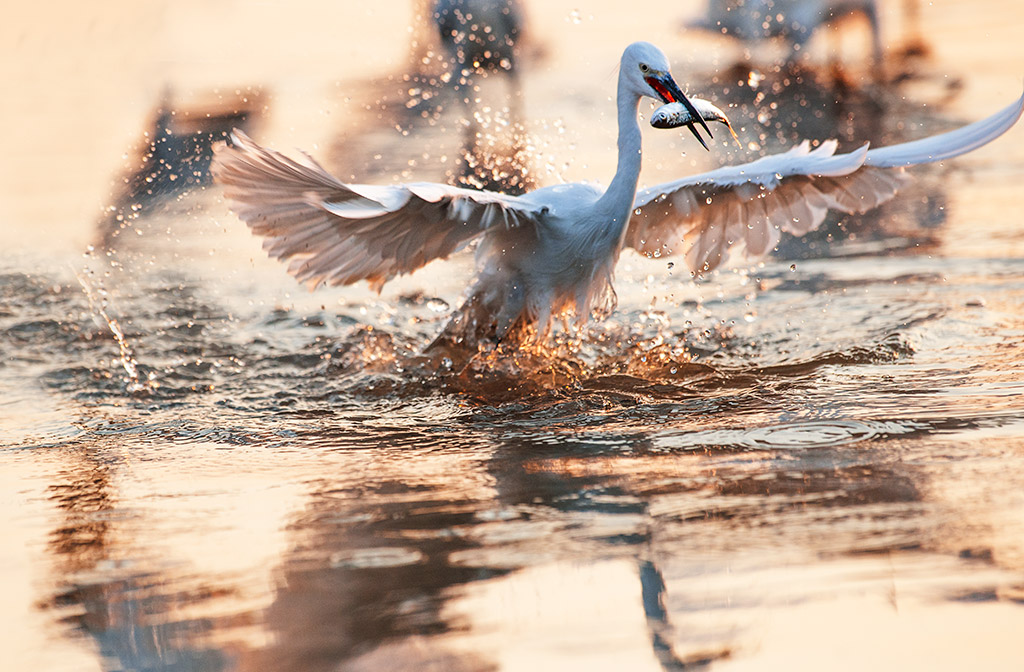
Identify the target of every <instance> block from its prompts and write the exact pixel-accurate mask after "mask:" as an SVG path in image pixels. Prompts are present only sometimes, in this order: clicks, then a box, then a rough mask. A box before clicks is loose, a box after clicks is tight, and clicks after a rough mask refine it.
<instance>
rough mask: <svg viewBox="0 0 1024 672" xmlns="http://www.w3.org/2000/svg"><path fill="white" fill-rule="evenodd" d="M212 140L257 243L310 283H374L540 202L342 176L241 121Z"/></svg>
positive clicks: (219, 171) (219, 167) (223, 176)
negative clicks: (293, 154)
mask: <svg viewBox="0 0 1024 672" xmlns="http://www.w3.org/2000/svg"><path fill="white" fill-rule="evenodd" d="M231 141H232V144H231V145H227V144H223V143H222V144H221V145H219V146H217V147H216V148H215V150H214V159H213V165H212V167H211V172H212V173H213V177H214V180H215V181H216V182H217V183H219V184H221V185H222V186H223V187H224V195H225V196H226V197H227V198H228V199H229V200H230V201H232V209H233V210H234V212H235V213H236V214H237V215H238V216H239V218H241V219H242V221H244V222H245V223H246V224H248V225H249V228H250V229H251V230H252V232H253V233H255V234H257V235H259V236H262V237H263V238H264V241H263V249H265V250H266V251H267V253H268V254H269V255H270V256H271V257H273V258H276V259H282V260H283V259H290V260H291V263H290V264H289V266H288V272H289V273H291V274H292V275H293V276H295V278H296V279H297V280H299V281H300V282H304V283H306V284H307V285H308V286H309V287H310V288H313V287H316V286H318V285H320V284H321V283H323V284H328V285H348V284H352V283H355V282H358V281H359V280H367V281H369V283H370V286H371V287H373V288H374V289H376V290H378V291H379V290H380V288H381V286H383V284H384V283H385V282H387V281H388V280H390V279H391V278H393V277H395V276H396V275H399V274H403V273H411V272H412V271H414V270H416V269H417V268H420V267H421V266H423V265H425V264H426V263H427V262H429V261H432V260H434V259H438V258H444V257H447V256H448V255H449V254H451V253H452V252H454V251H456V250H458V249H460V248H461V247H463V246H464V245H465V244H467V243H468V242H469V241H470V240H471V239H473V238H474V237H476V236H478V235H480V234H481V233H482V232H483V231H485V230H486V229H488V228H490V227H492V226H506V227H519V226H532V225H534V224H535V223H536V215H537V214H539V212H538V209H537V208H536V207H535V206H532V205H530V204H528V203H522V202H519V201H518V200H517V199H516V198H515V197H513V196H506V195H504V194H496V193H489V192H478V191H472V190H469V189H459V188H456V187H449V186H446V185H442V184H431V183H417V184H404V185H395V186H383V187H382V186H370V185H355V184H345V183H343V182H341V181H339V180H338V179H336V178H335V177H334V176H332V175H331V174H330V173H328V172H327V171H326V170H324V168H323V167H322V166H320V164H318V163H317V162H316V161H315V160H314V159H312V158H311V157H308V156H307V157H306V159H307V161H308V164H306V163H298V162H296V161H293V160H292V159H289V158H288V157H286V156H284V155H282V154H279V153H278V152H275V151H271V150H268V149H265V148H263V147H260V146H259V145H257V144H256V143H255V142H253V141H252V140H251V139H250V138H249V137H248V136H246V135H245V134H244V133H242V132H241V131H239V130H235V131H233V132H232V134H231Z"/></svg>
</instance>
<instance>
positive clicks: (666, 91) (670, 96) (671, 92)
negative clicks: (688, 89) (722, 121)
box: [644, 72, 715, 151]
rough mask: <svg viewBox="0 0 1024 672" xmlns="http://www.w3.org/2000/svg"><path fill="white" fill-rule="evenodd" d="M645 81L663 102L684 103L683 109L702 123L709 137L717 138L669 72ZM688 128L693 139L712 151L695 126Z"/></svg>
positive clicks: (689, 125) (691, 125)
mask: <svg viewBox="0 0 1024 672" xmlns="http://www.w3.org/2000/svg"><path fill="white" fill-rule="evenodd" d="M644 81H646V82H647V84H648V85H649V86H650V87H651V88H652V89H654V90H655V91H657V92H658V96H659V97H660V98H661V99H662V101H664V102H666V103H682V104H683V107H685V108H686V110H687V111H688V112H689V113H690V114H691V115H693V118H694V119H696V120H697V121H698V122H699V123H700V125H701V126H702V127H703V128H704V130H705V131H707V132H708V137H709V138H714V137H715V136H714V135H712V133H711V129H710V128H708V124H707V122H706V121H704V117H702V116H701V115H700V112H698V111H697V108H696V107H694V106H693V103H691V102H690V99H689V98H687V97H686V94H684V93H683V92H682V91H680V90H679V85H677V84H676V82H675V80H674V79H672V75H670V74H669V73H667V72H664V73H659V74H657V75H651V76H649V77H645V78H644ZM687 127H688V128H689V129H690V132H691V133H693V137H695V138H697V142H699V143H700V144H701V146H702V147H703V148H704V149H707V150H708V151H711V150H710V148H708V144H707V143H706V142H704V138H702V137H701V136H700V133H698V132H697V128H696V127H695V126H694V125H693V124H687Z"/></svg>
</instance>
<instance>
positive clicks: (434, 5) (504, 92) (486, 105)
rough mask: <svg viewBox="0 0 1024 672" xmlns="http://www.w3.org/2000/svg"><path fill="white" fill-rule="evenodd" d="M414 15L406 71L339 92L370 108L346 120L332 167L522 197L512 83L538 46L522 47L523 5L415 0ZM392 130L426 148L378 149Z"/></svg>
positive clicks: (524, 150) (363, 175)
mask: <svg viewBox="0 0 1024 672" xmlns="http://www.w3.org/2000/svg"><path fill="white" fill-rule="evenodd" d="M413 13H414V17H413V26H412V39H411V42H410V47H411V48H410V54H411V59H410V64H409V67H408V69H407V71H406V72H403V73H400V74H394V75H389V76H387V77H385V78H380V79H378V80H377V81H375V82H373V83H367V85H366V86H365V87H363V89H362V90H361V91H357V92H351V91H350V92H347V95H348V96H350V97H352V98H356V97H358V98H360V99H366V100H367V101H368V102H371V101H373V102H375V104H374V105H373V106H372V109H370V110H368V111H369V114H368V115H367V117H366V119H365V120H359V119H355V120H351V119H350V120H348V122H347V123H346V125H345V127H344V129H343V131H342V132H339V137H338V140H337V141H336V143H335V145H334V148H333V151H332V155H333V156H334V157H337V161H336V163H338V164H339V165H344V166H361V169H360V174H359V175H358V176H353V178H354V179H357V180H358V181H368V180H369V179H370V178H372V177H379V178H380V179H390V178H393V177H394V176H395V175H396V174H397V175H401V176H402V177H403V178H407V177H409V171H410V170H412V171H414V172H415V173H416V174H417V176H418V177H419V179H432V180H436V181H445V182H447V183H449V184H453V185H458V186H464V187H468V188H471V189H488V190H496V191H502V192H505V193H510V194H522V193H525V192H527V191H529V190H531V189H533V188H535V187H536V186H537V182H536V179H535V177H534V176H533V174H532V171H531V169H530V165H529V163H530V161H529V152H530V149H531V147H530V140H529V133H528V129H527V128H526V127H525V125H524V122H523V117H522V113H521V107H522V90H521V87H520V79H519V77H520V73H521V72H522V69H523V64H524V62H529V61H531V60H534V56H535V55H536V53H537V49H536V48H535V47H527V48H525V49H524V47H523V44H524V41H525V42H528V40H525V37H526V36H528V31H527V30H526V23H527V22H526V16H525V12H524V10H523V7H522V4H521V3H520V2H518V1H517V0H441V1H440V2H435V1H434V0H420V1H418V2H417V3H416V6H415V7H414V12H413ZM524 52H526V55H525V57H524ZM395 131H397V132H398V133H399V134H400V135H401V137H406V136H410V135H415V136H419V137H420V138H421V142H423V141H426V142H425V144H427V146H428V147H431V149H432V150H433V151H432V152H430V153H429V154H426V153H425V154H422V155H421V156H419V157H410V156H409V155H407V154H406V155H395V153H393V152H392V153H391V155H389V153H387V152H381V151H380V148H381V146H382V145H385V144H389V140H393V136H391V137H390V138H389V135H390V134H391V133H393V132H395ZM456 141H457V142H458V143H459V144H455V142H456Z"/></svg>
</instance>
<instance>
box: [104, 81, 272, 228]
mask: <svg viewBox="0 0 1024 672" xmlns="http://www.w3.org/2000/svg"><path fill="white" fill-rule="evenodd" d="M207 99H208V100H209V101H210V102H203V101H200V102H198V103H193V104H189V105H182V104H178V103H175V102H174V100H173V96H172V94H171V93H170V92H169V91H168V92H165V93H164V94H163V96H162V98H161V100H160V102H159V104H158V105H157V106H156V108H155V109H154V110H153V113H152V121H151V122H150V124H149V129H148V130H147V131H145V132H144V133H143V137H142V139H140V141H139V143H138V145H137V146H136V147H135V148H134V149H133V150H132V152H130V153H129V154H128V157H129V158H128V164H127V168H126V173H125V174H124V175H123V176H122V178H121V179H120V186H119V187H118V188H117V191H116V192H115V194H114V196H113V197H112V199H111V205H110V206H109V207H108V208H107V210H106V213H105V214H104V216H103V218H102V219H100V221H99V222H97V227H96V241H97V246H98V247H102V248H109V247H110V246H111V245H112V243H113V241H114V239H115V238H117V237H118V236H119V235H120V233H121V231H122V230H123V229H124V228H125V227H128V226H131V223H132V222H133V221H134V220H136V219H138V218H139V217H140V216H142V215H143V214H147V215H148V214H152V213H153V212H155V211H157V210H159V209H160V208H161V207H162V206H164V205H166V204H167V203H168V202H170V201H171V200H172V199H174V198H178V197H181V196H184V195H187V194H188V193H189V192H190V191H192V190H193V189H196V188H199V187H204V186H206V185H208V184H209V183H210V181H211V179H210V160H211V159H212V158H213V143H214V142H217V141H218V140H222V139H223V138H224V137H225V136H226V135H227V134H228V133H229V132H230V131H231V129H233V128H241V129H251V128H253V126H254V125H255V121H256V120H257V119H258V118H259V116H260V115H261V114H263V113H264V112H265V111H266V107H265V104H264V102H263V94H262V92H261V91H260V90H259V89H253V88H247V89H245V90H236V91H235V92H233V93H231V94H224V93H220V92H211V93H210V94H208V96H207Z"/></svg>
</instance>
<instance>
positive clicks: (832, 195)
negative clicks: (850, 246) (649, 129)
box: [625, 96, 1024, 275]
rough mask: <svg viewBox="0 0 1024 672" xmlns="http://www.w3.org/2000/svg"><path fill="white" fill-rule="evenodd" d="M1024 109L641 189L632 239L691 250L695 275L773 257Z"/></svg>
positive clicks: (802, 148) (1017, 106)
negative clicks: (912, 169) (901, 139)
mask: <svg viewBox="0 0 1024 672" xmlns="http://www.w3.org/2000/svg"><path fill="white" fill-rule="evenodd" d="M1022 111H1024V96H1021V98H1020V99H1019V100H1017V102H1015V103H1013V104H1012V105H1009V106H1008V107H1006V108H1004V109H1003V110H1001V111H1000V112H998V113H996V114H994V115H992V116H991V117H989V118H987V119H983V120H981V121H978V122H975V123H973V124H970V125H968V126H964V127H963V128H959V129H957V130H955V131H950V132H949V133H943V134H941V135H936V136H933V137H930V138H925V139H923V140H915V141H913V142H907V143H903V144H899V145H893V146H891V147H883V148H880V149H873V150H870V151H868V148H867V146H866V145H865V146H864V147H861V148H860V149H858V150H855V151H853V152H850V153H849V154H838V155H837V154H836V153H835V150H836V142H835V141H834V140H830V141H827V142H823V143H822V144H821V145H820V146H819V147H817V148H816V149H813V150H812V149H811V148H810V145H809V143H808V142H807V141H806V140H805V141H804V142H803V143H801V144H800V145H798V146H797V147H794V148H793V149H790V150H789V151H787V152H785V153H783V154H776V155H774V156H767V157H764V158H761V159H758V160H757V161H753V162H751V163H747V164H744V165H740V166H727V167H724V168H719V169H718V170H713V171H711V172H708V173H704V174H702V175H697V176H694V177H690V178H684V179H682V180H677V181H675V182H669V183H666V184H661V185H658V186H655V187H651V188H650V189H644V190H642V191H640V192H638V193H637V196H636V199H635V201H634V215H633V217H632V218H631V219H630V222H629V228H628V229H627V231H626V240H625V244H626V245H627V246H629V247H633V248H635V249H637V250H638V251H640V252H642V253H644V254H648V255H653V254H655V253H659V256H665V255H670V254H685V255H686V261H687V264H688V265H689V267H690V269H691V270H692V271H693V272H694V273H696V274H697V275H700V274H703V273H707V272H709V271H711V270H713V269H715V268H716V267H718V266H719V265H720V264H722V263H723V262H724V261H725V260H726V258H727V257H728V256H729V254H730V252H731V251H733V250H743V251H744V252H745V253H746V254H747V255H748V256H750V257H755V258H756V257H759V256H762V255H764V254H766V253H768V252H769V251H770V250H771V249H772V248H774V247H775V245H776V244H777V243H778V241H779V237H780V235H781V232H783V231H785V232H787V233H792V234H794V235H798V236H799V235H803V234H805V233H807V232H808V231H812V230H814V229H816V228H817V227H818V226H820V225H821V223H822V221H824V219H825V215H826V213H827V212H828V211H829V210H839V211H841V212H847V213H862V212H866V211H868V210H870V209H871V208H874V207H877V206H878V205H880V204H882V203H884V202H885V201H887V200H889V199H890V198H892V197H893V196H894V195H895V194H896V191H897V189H898V188H899V187H900V185H901V184H902V183H903V182H904V181H905V180H906V179H908V178H907V177H906V176H905V175H904V174H903V173H902V171H899V170H896V171H894V170H890V169H892V168H902V167H904V166H910V165H914V164H918V163H930V162H934V161H942V160H944V159H948V158H951V157H954V156H959V155H960V154H964V153H965V152H969V151H971V150H973V149H976V148H978V147H980V146H982V145H984V144H986V143H988V142H990V141H992V140H994V139H995V138H997V137H999V136H1000V135H1002V134H1003V133H1005V132H1006V131H1007V130H1008V129H1009V128H1010V127H1011V126H1013V125H1014V124H1015V123H1016V122H1017V120H1018V119H1019V118H1020V116H1021V112H1022Z"/></svg>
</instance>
